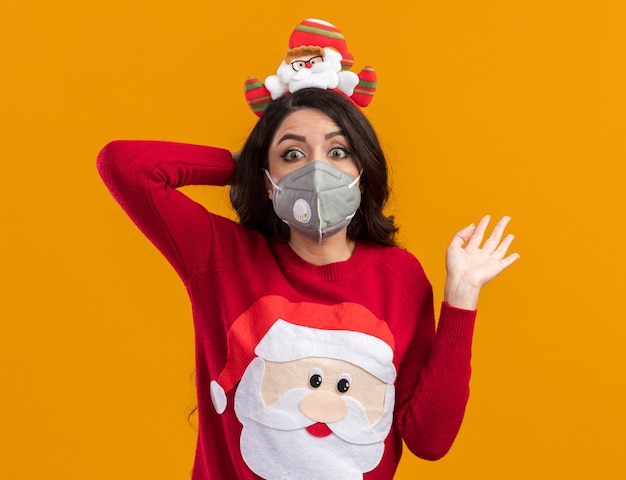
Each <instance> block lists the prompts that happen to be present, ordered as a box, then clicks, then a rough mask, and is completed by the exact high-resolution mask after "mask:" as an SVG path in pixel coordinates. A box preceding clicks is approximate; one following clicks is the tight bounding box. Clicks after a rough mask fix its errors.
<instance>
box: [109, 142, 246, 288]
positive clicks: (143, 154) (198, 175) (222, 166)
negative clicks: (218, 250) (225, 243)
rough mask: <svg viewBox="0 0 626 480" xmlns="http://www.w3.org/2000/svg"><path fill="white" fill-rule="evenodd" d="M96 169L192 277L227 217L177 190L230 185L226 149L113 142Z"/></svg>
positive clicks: (230, 165) (184, 274)
mask: <svg viewBox="0 0 626 480" xmlns="http://www.w3.org/2000/svg"><path fill="white" fill-rule="evenodd" d="M97 166H98V172H99V173H100V175H101V177H102V179H103V181H104V183H105V184H106V186H107V187H108V188H109V190H110V191H111V194H112V195H113V197H114V198H115V199H116V200H117V201H118V203H119V204H120V205H121V207H122V208H123V209H124V211H125V212H126V213H127V214H128V215H129V216H130V218H131V219H132V220H133V221H134V222H135V223H136V225H137V226H138V227H139V228H140V230H141V231H142V232H143V233H144V234H145V235H146V236H147V237H148V238H149V239H150V241H152V243H154V244H155V246H156V247H157V248H158V249H159V250H160V251H161V252H162V253H163V255H165V257H166V258H167V259H168V260H169V261H170V263H171V264H172V265H173V266H174V268H175V269H176V271H177V272H178V274H179V275H180V276H181V278H182V279H183V280H184V281H186V279H187V278H188V275H189V274H190V272H189V266H190V265H191V264H193V263H197V260H198V256H199V255H201V254H205V252H206V251H207V250H208V248H207V247H208V245H210V242H211V239H212V233H213V232H214V231H215V230H216V228H215V224H216V223H219V222H226V220H225V219H222V218H221V217H217V216H214V215H210V214H209V213H208V212H207V211H206V209H205V208H204V207H203V206H201V205H199V204H198V203H196V202H194V201H193V200H191V199H190V198H188V197H187V196H186V195H184V194H183V193H181V192H179V191H177V190H176V189H177V188H178V187H182V186H185V185H226V184H227V183H228V182H229V180H230V178H231V176H232V173H233V169H234V162H233V156H232V155H231V153H230V152H229V151H228V150H224V149H219V148H213V147H206V146H200V145H189V144H181V143H173V142H158V141H115V142H111V143H109V144H108V145H106V146H105V147H104V148H103V149H102V151H101V152H100V154H99V155H98V160H97Z"/></svg>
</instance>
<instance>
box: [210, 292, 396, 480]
mask: <svg viewBox="0 0 626 480" xmlns="http://www.w3.org/2000/svg"><path fill="white" fill-rule="evenodd" d="M256 337H259V338H256ZM393 345H394V343H393V338H392V336H391V332H390V331H389V328H388V327H387V325H386V323H385V322H383V321H381V320H379V319H377V318H376V317H375V316H374V315H373V314H372V313H371V312H370V311H369V310H367V309H365V308H364V307H363V306H361V305H357V304H352V303H342V304H337V305H318V304H312V303H306V302H303V303H291V302H288V301H287V300H285V299H284V298H283V297H275V296H270V297H264V298H263V299H261V300H260V301H258V302H257V303H256V304H255V305H253V307H251V309H250V310H248V311H247V312H246V313H244V314H243V315H242V316H241V317H239V318H238V319H237V321H236V322H235V324H234V325H233V327H232V328H231V331H230V333H229V353H228V360H227V362H226V366H225V367H224V370H223V371H222V373H221V374H220V376H219V378H218V381H214V382H212V384H211V395H212V398H213V403H214V406H215V408H216V410H217V412H218V413H223V412H224V410H225V409H226V408H227V403H228V401H227V394H228V392H229V391H230V390H232V389H235V388H236V391H235V393H234V396H233V395H230V398H234V410H235V414H236V416H237V418H238V420H239V421H240V422H241V424H242V425H243V430H242V433H241V439H240V448H241V454H242V457H243V460H244V462H245V463H246V464H247V465H248V467H249V468H250V469H251V470H252V471H253V472H254V473H256V474H257V475H258V476H260V477H261V478H263V479H267V480H282V479H303V478H306V479H307V480H332V479H337V480H357V479H358V480H360V479H362V478H363V473H365V472H368V471H370V470H372V469H374V468H375V467H376V466H377V465H378V463H379V462H380V460H381V458H382V455H383V452H384V448H385V445H384V441H385V438H386V437H387V435H388V433H389V430H390V428H391V422H392V416H393V406H394V395H395V390H394V385H393V383H394V380H395V377H396V369H395V367H394V364H393Z"/></svg>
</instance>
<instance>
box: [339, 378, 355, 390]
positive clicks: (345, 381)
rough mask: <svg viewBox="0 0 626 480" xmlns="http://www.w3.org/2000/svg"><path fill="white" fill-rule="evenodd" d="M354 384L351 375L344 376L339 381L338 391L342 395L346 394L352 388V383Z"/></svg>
mask: <svg viewBox="0 0 626 480" xmlns="http://www.w3.org/2000/svg"><path fill="white" fill-rule="evenodd" d="M351 382H352V378H350V375H342V376H341V377H339V380H337V391H338V392H340V393H346V392H347V391H348V389H349V388H350V383H351Z"/></svg>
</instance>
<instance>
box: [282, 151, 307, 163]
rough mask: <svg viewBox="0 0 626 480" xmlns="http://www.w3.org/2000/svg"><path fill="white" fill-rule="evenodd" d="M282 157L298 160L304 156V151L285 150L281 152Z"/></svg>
mask: <svg viewBox="0 0 626 480" xmlns="http://www.w3.org/2000/svg"><path fill="white" fill-rule="evenodd" d="M283 158H284V159H285V160H287V161H294V160H300V159H301V158H304V153H302V152H301V151H300V150H287V151H286V152H285V153H284V154H283Z"/></svg>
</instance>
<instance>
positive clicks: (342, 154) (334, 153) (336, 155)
mask: <svg viewBox="0 0 626 480" xmlns="http://www.w3.org/2000/svg"><path fill="white" fill-rule="evenodd" d="M329 155H330V158H333V159H341V158H346V157H347V156H348V155H350V153H349V152H348V151H347V150H346V149H345V148H340V147H336V148H333V149H332V150H331V151H330V152H329Z"/></svg>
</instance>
